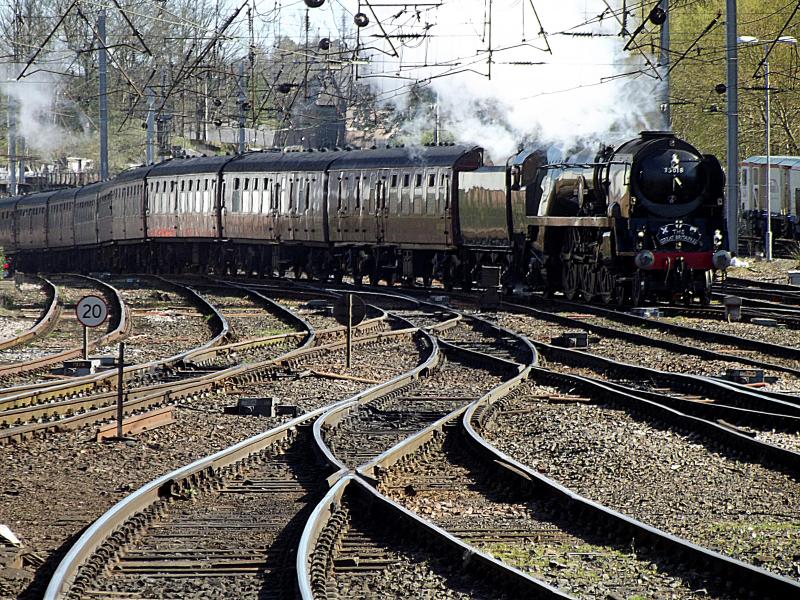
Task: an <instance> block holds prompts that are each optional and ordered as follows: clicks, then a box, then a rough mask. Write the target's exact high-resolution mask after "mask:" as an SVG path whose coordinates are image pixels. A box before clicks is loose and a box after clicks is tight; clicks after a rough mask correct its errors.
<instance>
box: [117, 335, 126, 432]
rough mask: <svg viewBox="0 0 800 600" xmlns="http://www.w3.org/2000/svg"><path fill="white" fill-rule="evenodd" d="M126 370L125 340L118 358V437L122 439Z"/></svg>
mask: <svg viewBox="0 0 800 600" xmlns="http://www.w3.org/2000/svg"><path fill="white" fill-rule="evenodd" d="M124 372H125V342H120V343H119V358H118V359H117V438H118V439H122V418H123V414H122V413H123V410H122V403H123V391H124V390H123V383H122V380H123V375H124Z"/></svg>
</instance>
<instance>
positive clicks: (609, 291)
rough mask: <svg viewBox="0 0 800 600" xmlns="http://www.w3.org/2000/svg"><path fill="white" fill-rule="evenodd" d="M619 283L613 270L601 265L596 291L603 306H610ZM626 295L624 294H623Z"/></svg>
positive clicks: (596, 278)
mask: <svg viewBox="0 0 800 600" xmlns="http://www.w3.org/2000/svg"><path fill="white" fill-rule="evenodd" d="M616 284H617V282H616V280H615V278H614V275H613V273H611V269H609V268H608V267H607V266H605V265H600V267H599V268H598V269H597V274H596V277H595V290H596V291H597V295H598V296H599V297H600V300H601V301H602V302H603V304H610V303H611V301H612V300H613V299H614V294H615V293H616V292H617V290H616V287H617V285H616ZM623 294H624V293H623Z"/></svg>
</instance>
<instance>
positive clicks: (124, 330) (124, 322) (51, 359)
mask: <svg viewBox="0 0 800 600" xmlns="http://www.w3.org/2000/svg"><path fill="white" fill-rule="evenodd" d="M75 277H82V278H83V279H86V280H88V281H91V282H93V283H94V284H95V285H97V286H98V287H101V288H103V289H105V290H106V291H107V292H108V294H109V295H110V296H111V297H112V298H113V299H114V305H115V308H116V310H115V311H114V312H116V315H117V317H116V324H115V326H114V329H112V330H111V331H109V332H108V333H106V334H105V335H103V336H102V337H100V338H98V339H95V340H93V341H90V342H89V347H90V348H97V347H99V346H102V345H105V344H112V343H114V342H115V341H117V340H120V339H124V338H125V337H126V336H127V335H128V334H129V333H130V328H131V322H130V316H129V314H128V312H129V309H128V307H127V306H126V305H125V302H124V300H123V299H122V296H121V295H120V293H119V290H117V289H116V288H114V287H112V286H111V285H109V284H108V283H106V282H104V281H101V280H100V279H95V278H94V277H88V276H86V275H75ZM82 353H83V348H82V347H78V348H73V349H71V350H65V351H64V352H60V353H58V354H52V355H49V356H43V357H40V358H35V359H33V360H29V361H25V362H20V363H14V364H11V365H3V366H0V378H2V377H7V376H9V375H19V374H20V373H32V372H34V371H39V370H41V369H45V368H47V367H50V366H52V365H56V364H58V363H62V362H64V361H65V360H70V359H72V358H77V357H79V356H81V354H82Z"/></svg>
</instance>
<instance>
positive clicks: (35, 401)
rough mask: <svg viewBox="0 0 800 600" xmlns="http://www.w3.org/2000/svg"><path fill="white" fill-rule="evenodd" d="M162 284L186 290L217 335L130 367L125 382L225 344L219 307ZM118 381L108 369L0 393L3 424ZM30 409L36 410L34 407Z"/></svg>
mask: <svg viewBox="0 0 800 600" xmlns="http://www.w3.org/2000/svg"><path fill="white" fill-rule="evenodd" d="M163 281H164V282H165V283H167V284H168V285H170V286H171V287H175V288H180V289H181V290H183V291H184V293H186V294H188V296H189V299H190V300H191V301H192V302H193V303H195V304H196V306H198V309H199V310H201V312H203V313H204V314H207V315H209V316H210V317H211V321H212V322H213V323H214V324H215V325H216V327H215V328H214V329H213V330H212V331H213V332H214V336H213V337H212V339H211V340H209V341H208V342H204V343H203V344H202V345H201V346H200V347H198V348H192V349H189V350H186V351H184V352H180V353H178V354H176V355H174V356H171V357H169V358H164V359H159V360H155V361H150V362H148V363H141V364H138V365H129V366H127V367H125V369H124V370H123V380H124V381H130V380H131V379H134V378H136V377H138V376H139V375H141V374H143V373H151V372H155V371H156V370H158V369H163V368H169V367H172V366H173V365H175V364H177V363H180V362H181V361H183V360H184V357H185V356H187V355H189V354H191V353H192V352H195V351H200V350H203V349H208V348H211V347H214V346H217V345H219V344H221V343H223V342H224V341H225V338H226V336H227V334H228V327H227V321H225V319H224V317H223V315H222V314H220V313H219V311H218V310H217V309H216V307H214V306H212V305H211V304H209V303H208V302H207V301H206V300H205V299H204V298H203V297H202V296H200V294H198V293H197V292H196V291H195V290H193V289H191V288H188V287H184V286H181V285H179V284H174V283H171V282H168V281H166V280H163ZM120 300H121V297H120ZM98 343H99V342H98ZM116 382H117V373H116V371H114V370H109V371H105V372H103V373H97V374H94V375H84V376H81V377H75V378H73V379H71V380H70V381H67V382H57V383H49V384H47V383H45V384H42V383H36V384H28V385H24V386H18V387H14V388H6V389H5V390H0V422H2V421H3V420H4V417H6V416H8V415H6V412H7V411H9V410H17V409H23V408H24V407H27V406H34V405H40V404H43V403H45V402H53V401H58V400H60V399H65V398H69V397H77V396H79V395H80V394H83V393H85V392H91V391H92V390H97V389H100V388H103V387H116ZM50 408H54V406H51V407H50ZM31 410H34V409H33V408H32V409H31ZM14 414H22V413H14Z"/></svg>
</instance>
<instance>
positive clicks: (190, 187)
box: [181, 179, 194, 192]
mask: <svg viewBox="0 0 800 600" xmlns="http://www.w3.org/2000/svg"><path fill="white" fill-rule="evenodd" d="M192 183H194V182H193V181H192V180H191V179H190V180H189V191H190V192H191V191H192ZM181 189H183V183H181Z"/></svg>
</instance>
